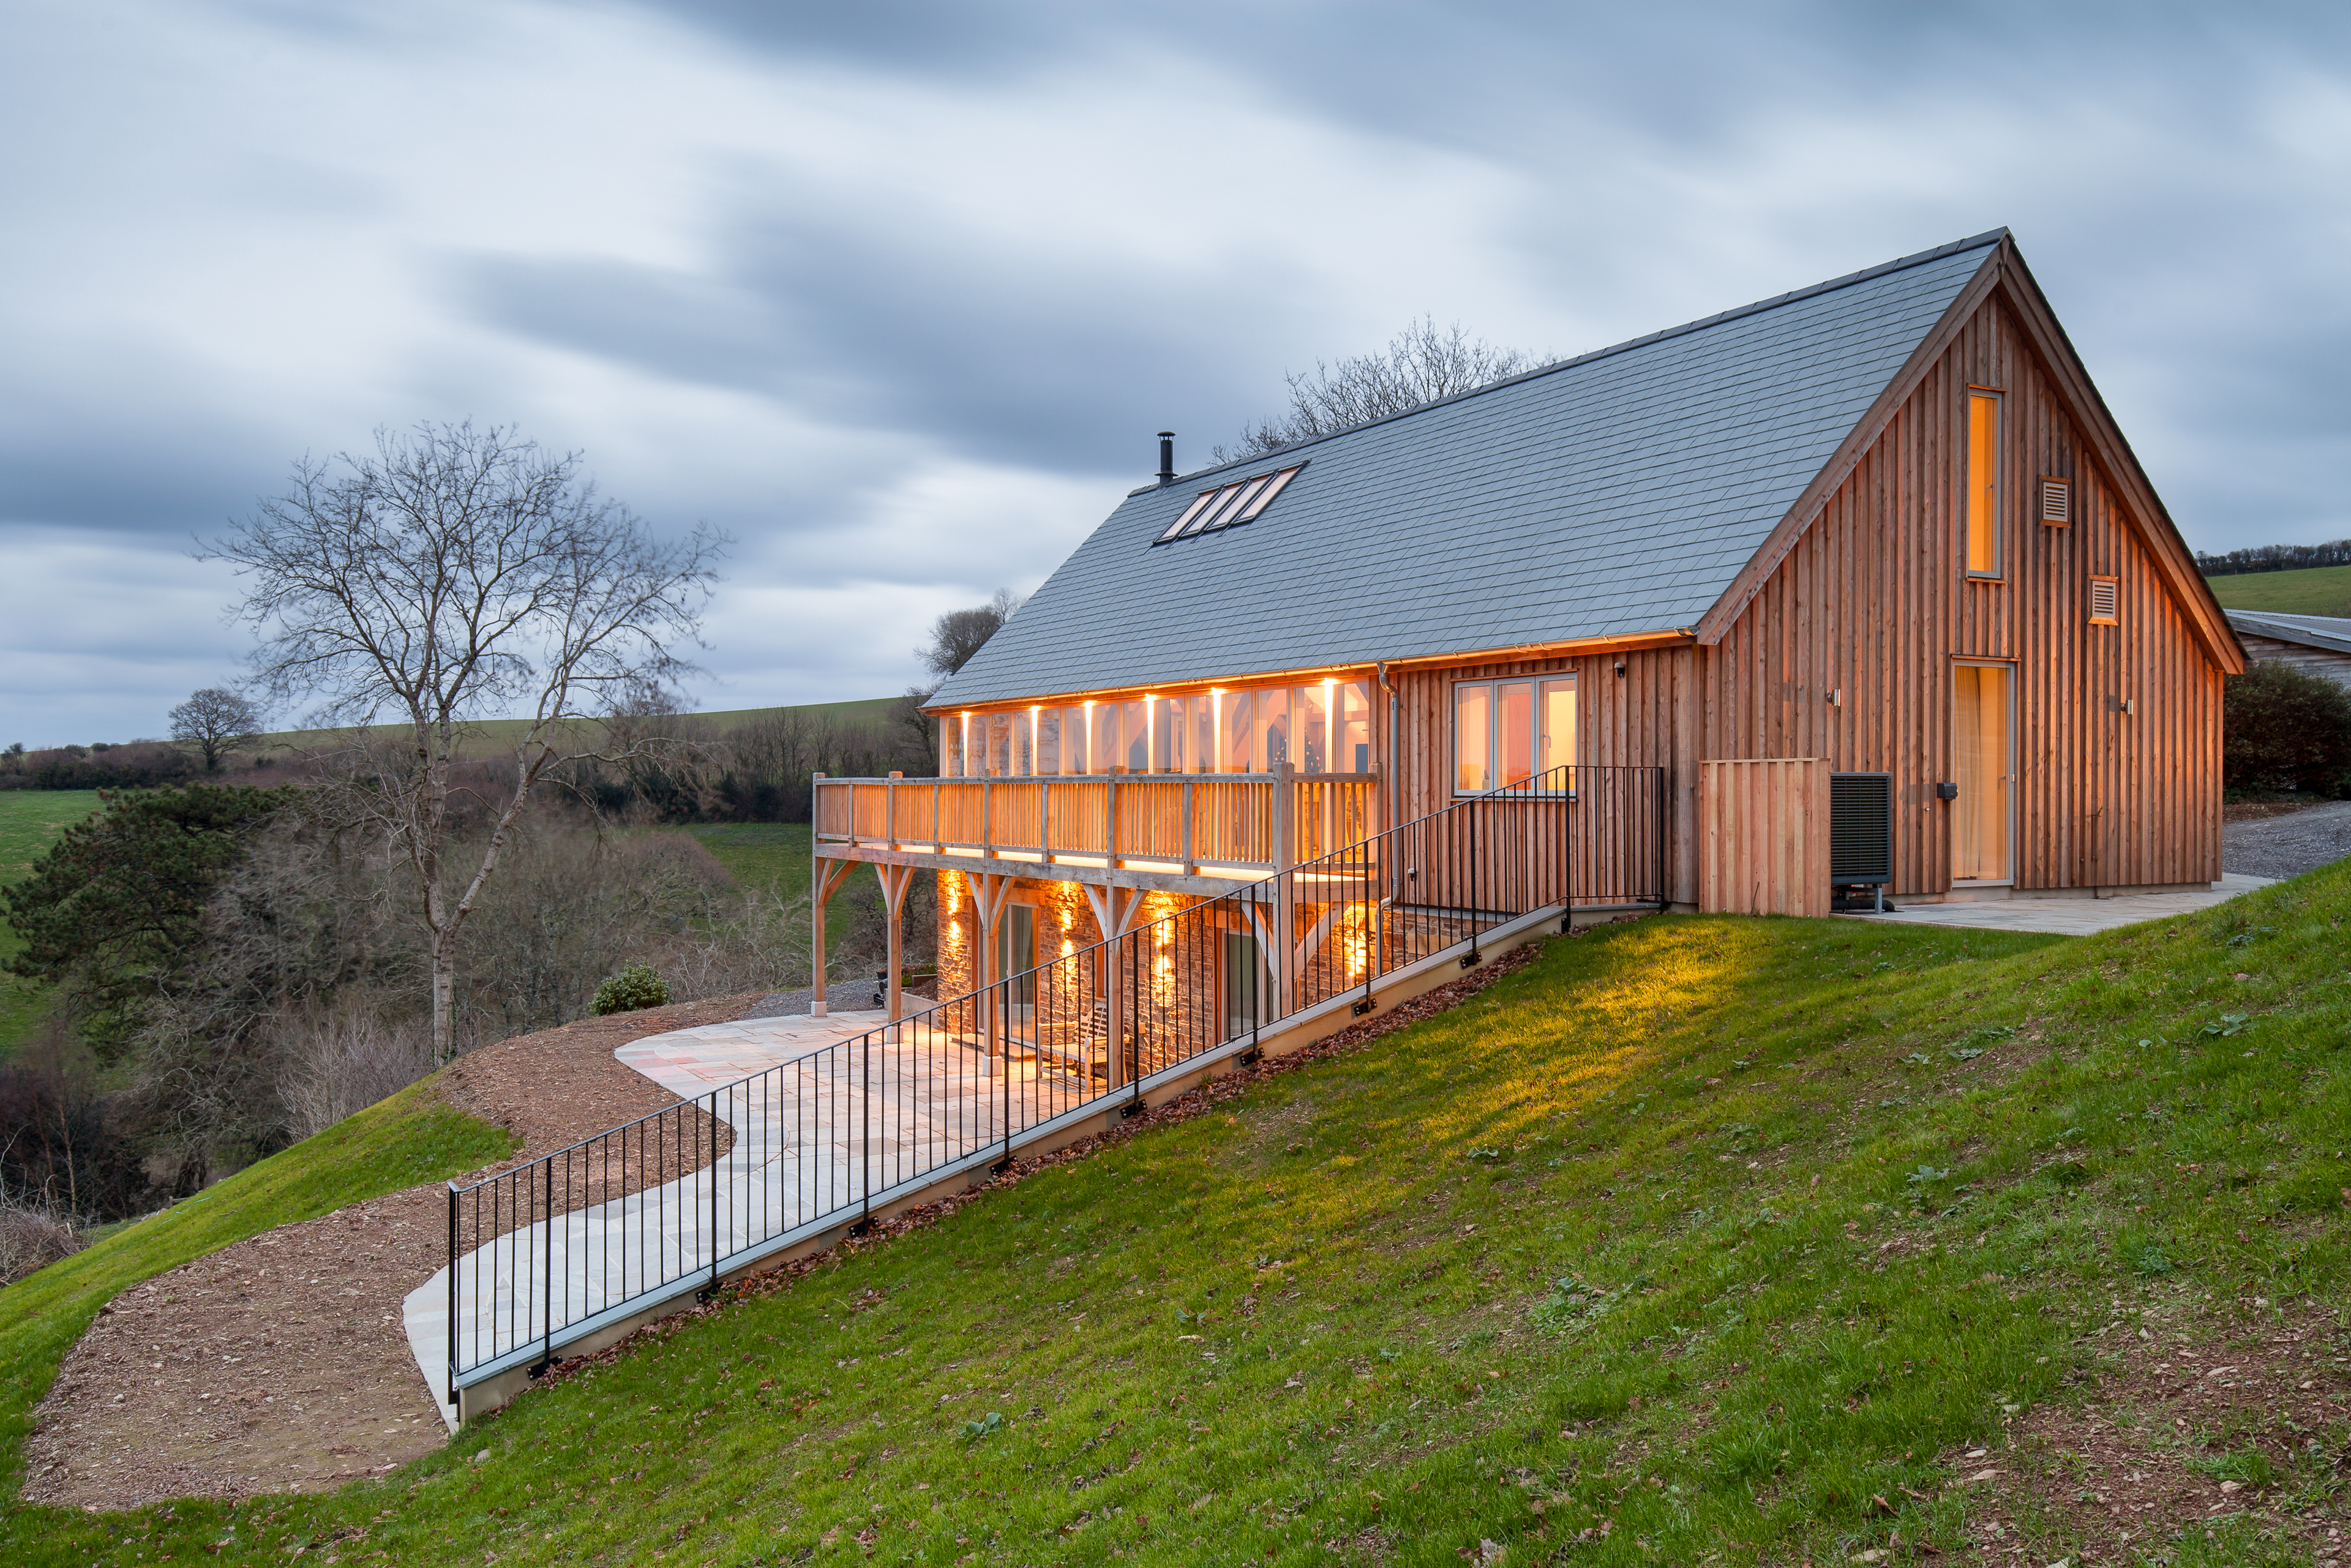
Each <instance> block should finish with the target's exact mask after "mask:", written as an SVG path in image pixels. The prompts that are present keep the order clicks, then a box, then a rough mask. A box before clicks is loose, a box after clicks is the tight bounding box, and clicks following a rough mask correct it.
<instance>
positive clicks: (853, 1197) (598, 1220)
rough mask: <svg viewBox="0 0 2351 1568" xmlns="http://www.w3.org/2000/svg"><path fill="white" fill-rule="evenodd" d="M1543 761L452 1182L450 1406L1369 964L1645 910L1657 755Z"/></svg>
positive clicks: (1399, 964)
mask: <svg viewBox="0 0 2351 1568" xmlns="http://www.w3.org/2000/svg"><path fill="white" fill-rule="evenodd" d="M1215 777H1222V778H1227V779H1229V778H1232V777H1234V776H1233V775H1219V776H1215ZM1544 778H1545V779H1551V780H1552V781H1553V783H1554V784H1555V786H1556V787H1555V788H1545V789H1526V788H1520V789H1498V790H1493V791H1489V792H1488V793H1485V794H1482V795H1477V796H1471V797H1467V798H1464V799H1460V800H1455V801H1453V802H1451V803H1449V804H1448V805H1447V806H1445V807H1443V808H1441V809H1440V810H1437V811H1434V812H1431V813H1429V814H1428V815H1427V816H1425V817H1422V818H1419V819H1417V820H1416V821H1411V822H1407V823H1404V824H1400V825H1399V826H1396V827H1393V828H1388V829H1385V830H1383V831H1379V832H1377V833H1374V834H1372V835H1370V836H1369V837H1367V838H1364V839H1362V840H1360V841H1356V842H1354V843H1353V844H1350V845H1348V846H1346V847H1345V848H1343V849H1340V850H1336V851H1333V852H1331V853H1328V854H1324V855H1321V856H1318V857H1316V858H1314V859H1312V860H1310V861H1307V862H1302V863H1301V864H1298V865H1295V866H1290V867H1288V868H1285V869H1283V870H1281V871H1279V872H1277V873H1274V874H1273V875H1271V876H1268V877H1265V878H1262V879H1260V880H1258V881H1255V882H1252V883H1248V884H1247V885H1245V886H1243V887H1240V888H1238V889H1236V890H1235V891H1233V892H1230V893H1228V894H1223V895H1221V896H1218V897H1216V898H1210V899H1204V900H1201V901H1200V902H1198V903H1196V904H1189V905H1187V906H1186V907H1185V908H1183V909H1179V910H1176V911H1175V912H1174V913H1172V914H1169V915H1164V916H1161V917H1160V918H1158V919H1156V920H1153V921H1150V922H1147V923H1145V924H1143V925H1138V926H1137V927H1135V928H1134V929H1133V930H1130V931H1128V932H1126V933H1124V934H1123V935H1121V936H1116V937H1113V938H1109V939H1107V940H1104V941H1101V942H1097V943H1094V944H1092V945H1091V946H1087V947H1084V948H1082V949H1079V950H1076V951H1073V952H1071V953H1070V954H1067V955H1064V956H1060V957H1057V958H1055V959H1053V960H1051V961H1050V962H1049V963H1046V964H1041V965H1039V966H1036V967H1033V968H1029V969H1026V970H1023V971H1022V972H1020V973H1019V974H1016V975H1011V976H1008V977H1003V978H1000V979H997V980H994V981H992V982H991V983H990V984H988V985H987V986H985V987H980V988H975V989H973V990H971V991H967V992H966V993H964V994H963V995H960V996H957V997H955V998H950V999H948V1000H946V1001H942V1002H937V1003H935V1004H933V1005H932V1006H930V1007H928V1008H926V1009H923V1010H922V1011H920V1012H918V1013H915V1014H914V1015H913V1016H912V1017H909V1018H907V1019H903V1020H901V1021H900V1022H898V1023H895V1024H886V1025H883V1026H880V1027H878V1028H875V1029H872V1030H867V1031H866V1032H865V1033H863V1034H862V1035H859V1036H856V1037H854V1038H852V1039H850V1040H839V1041H834V1042H832V1043H831V1044H828V1045H823V1046H819V1047H816V1048H814V1049H812V1050H811V1051H808V1052H805V1053H803V1054H802V1055H800V1056H799V1057H796V1058H794V1059H792V1060H791V1061H785V1062H781V1063H778V1065H776V1066H774V1067H771V1068H768V1069H767V1070H765V1071H761V1072H758V1073H753V1074H750V1075H749V1076H747V1077H746V1078H743V1079H741V1080H738V1081H737V1082H734V1083H730V1084H726V1085H722V1086H720V1087H718V1088H716V1089H713V1090H710V1091H708V1092H705V1093H704V1094H701V1095H697V1096H695V1098H694V1099H692V1100H684V1101H680V1102H679V1103H676V1104H674V1105H670V1106H667V1107H664V1109H662V1110H660V1111H655V1112H652V1113H647V1114H646V1115H643V1116H640V1117H636V1118H634V1119H632V1120H631V1121H628V1122H624V1123H622V1124H620V1125H618V1126H616V1127H612V1128H610V1129H608V1130H606V1131H604V1132H602V1133H599V1134H594V1135H593V1136H591V1137H588V1138H582V1139H580V1140H578V1141H577V1142H574V1143H571V1144H568V1145H564V1146H563V1147H562V1148H560V1149H557V1150H553V1151H551V1152H549V1154H546V1155H540V1156H539V1157H538V1158H537V1159H536V1160H533V1161H531V1162H528V1164H526V1165H524V1166H517V1167H516V1168H515V1169H513V1170H510V1171H506V1172H501V1173H499V1174H498V1175H496V1176H489V1177H486V1178H485V1179H483V1180H481V1181H478V1182H474V1183H470V1184H467V1185H465V1186H460V1185H458V1184H457V1183H455V1182H452V1183H450V1184H448V1202H449V1263H450V1267H449V1283H448V1304H449V1330H448V1342H449V1343H448V1374H449V1376H448V1396H449V1398H450V1399H451V1400H452V1401H454V1400H455V1397H456V1391H457V1388H458V1386H459V1385H460V1384H461V1382H465V1381H478V1380H479V1378H481V1377H483V1376H486V1375H491V1374H492V1373H495V1372H496V1371H499V1370H502V1369H504V1368H505V1367H507V1366H512V1365H521V1364H530V1363H533V1362H538V1363H544V1361H545V1360H547V1359H548V1358H549V1357H551V1356H552V1355H553V1354H554V1353H555V1350H556V1347H557V1345H558V1343H559V1338H558V1336H559V1334H560V1335H561V1336H562V1337H563V1339H564V1340H566V1341H568V1340H569V1339H570V1338H572V1337H575V1336H576V1335H578V1334H580V1333H590V1332H592V1331H593V1330H594V1329H595V1328H596V1327H598V1326H600V1325H601V1324H603V1323H606V1322H613V1321H616V1320H617V1318H618V1317H622V1316H625V1315H627V1314H628V1313H629V1312H633V1311H636V1310H640V1309H641V1307H642V1306H643V1304H644V1303H646V1302H648V1301H652V1300H653V1299H655V1298H659V1297H662V1296H664V1295H665V1294H669V1293H674V1292H675V1291H678V1290H681V1289H689V1288H695V1281H701V1284H700V1286H699V1288H702V1289H705V1290H706V1289H710V1288H715V1286H716V1283H717V1282H718V1281H719V1280H720V1279H721V1278H722V1277H723V1275H724V1273H725V1271H726V1269H727V1268H728V1267H729V1266H736V1267H739V1266H742V1264H744V1263H745V1262H747V1261H749V1260H755V1259H756V1258H758V1257H759V1256H761V1255H763V1254H764V1253H766V1252H768V1251H771V1250H774V1249H776V1248H778V1247H781V1246H785V1245H789V1244H790V1243H791V1242H792V1241H793V1240H794V1239H799V1238H805V1237H809V1236H812V1235H817V1234H820V1233H822V1232H823V1231H824V1230H825V1229H827V1228H831V1227H833V1226H837V1225H840V1224H841V1223H844V1222H848V1221H850V1220H852V1219H856V1218H861V1217H870V1216H871V1214H872V1209H873V1206H874V1204H875V1202H876V1201H877V1199H879V1200H882V1201H889V1200H891V1199H892V1198H893V1197H895V1196H898V1195H902V1194H906V1193H911V1192H913V1191H915V1190H918V1189H919V1188H921V1187H922V1186H926V1185H928V1184H929V1183H931V1182H934V1181H936V1180H938V1179H941V1178H942V1177H943V1176H945V1175H946V1174H947V1173H950V1172H952V1171H953V1170H955V1169H956V1168H957V1167H958V1166H973V1165H974V1164H975V1163H977V1164H986V1163H988V1162H989V1161H990V1160H1008V1159H1010V1157H1011V1156H1012V1154H1013V1152H1014V1149H1015V1148H1016V1146H1017V1145H1019V1142H1020V1141H1021V1140H1022V1139H1023V1138H1024V1137H1026V1136H1028V1135H1029V1134H1033V1133H1035V1132H1036V1131H1037V1130H1038V1129H1039V1128H1040V1127H1044V1126H1046V1125H1047V1124H1053V1123H1060V1122H1063V1121H1064V1120H1065V1119H1067V1118H1071V1117H1072V1116H1075V1115H1078V1114H1080V1113H1096V1112H1099V1111H1101V1110H1102V1109H1105V1108H1108V1107H1111V1106H1113V1105H1116V1104H1118V1103H1120V1102H1121V1101H1123V1102H1124V1103H1125V1105H1126V1106H1127V1107H1131V1108H1132V1109H1135V1110H1139V1109H1141V1107H1142V1104H1143V1096H1144V1090H1145V1088H1146V1086H1147V1085H1148V1084H1150V1083H1152V1082H1156V1081H1159V1080H1161V1079H1162V1078H1163V1076H1164V1075H1167V1074H1171V1073H1173V1072H1175V1071H1176V1070H1179V1069H1183V1068H1186V1067H1190V1066H1194V1065H1196V1064H1197V1063H1199V1062H1201V1061H1204V1060H1205V1059H1207V1058H1210V1057H1213V1056H1216V1055H1218V1054H1229V1053H1233V1052H1246V1051H1254V1050H1255V1049H1256V1047H1257V1045H1258V1042H1259V1039H1260V1038H1261V1037H1262V1035H1263V1034H1264V1032H1265V1031H1266V1030H1269V1029H1271V1028H1273V1027H1275V1026H1278V1025H1279V1024H1280V1023H1281V1022H1283V1021H1284V1020H1285V1019H1291V1018H1295V1017H1297V1016H1298V1015H1300V1014H1301V1013H1304V1012H1307V1011H1309V1010H1311V1009H1317V1008H1322V1007H1324V1006H1327V1005H1335V1004H1336V1003H1338V1002H1339V1001H1341V1000H1343V998H1346V997H1347V996H1348V995H1349V994H1350V993H1352V992H1353V991H1356V990H1358V989H1360V990H1361V992H1362V996H1361V998H1358V999H1357V1000H1356V1001H1355V1002H1354V1004H1353V1006H1354V1008H1355V1009H1356V1010H1357V1011H1358V1012H1361V1011H1367V1010H1369V1008H1370V1005H1371V1002H1372V998H1373V991H1374V985H1375V984H1376V982H1377V981H1378V980H1379V979H1380V978H1381V977H1384V976H1390V975H1394V974H1395V973H1397V972H1398V971H1399V970H1402V969H1405V968H1409V967H1413V966H1416V965H1420V964H1424V963H1426V962H1428V961H1430V960H1432V959H1435V958H1437V957H1439V956H1442V955H1444V954H1446V953H1448V952H1450V951H1451V950H1452V949H1454V948H1457V947H1458V948H1466V949H1467V952H1466V955H1465V956H1464V957H1463V960H1462V961H1463V963H1464V965H1465V966H1467V965H1470V964H1474V963H1476V962H1478V961H1479V956H1480V955H1479V947H1478V943H1479V937H1480V936H1483V935H1484V934H1485V933H1487V932H1489V931H1491V930H1493V929H1495V928H1496V927H1497V926H1499V925H1505V924H1509V923H1510V922H1512V921H1517V920H1522V919H1524V918H1526V917H1527V916H1529V915H1535V914H1538V913H1540V912H1542V911H1546V910H1550V909H1554V908H1555V909H1558V910H1560V911H1561V912H1562V921H1563V923H1564V921H1566V920H1571V919H1572V918H1573V913H1574V912H1575V911H1576V910H1578V909H1588V908H1592V907H1601V908H1620V909H1621V908H1663V907H1665V906H1666V904H1667V891H1666V885H1665V854H1664V842H1665V812H1666V807H1667V791H1666V779H1665V771H1664V769H1662V768H1573V769H1558V770H1555V773H1554V774H1547V775H1545V776H1544ZM1236 958H1238V964H1237V963H1236V961H1235V960H1236ZM983 1089H984V1090H985V1092H980V1091H982V1090H983ZM852 1097H853V1101H854V1103H852ZM877 1111H879V1112H880V1113H881V1114H880V1116H879V1117H878V1120H880V1121H881V1122H882V1123H883V1128H882V1131H881V1135H880V1138H879V1141H877V1133H876V1128H875V1122H876V1120H877V1115H876V1113H877ZM722 1145H724V1151H723V1153H722ZM632 1151H633V1153H632ZM704 1186H706V1188H707V1191H706V1192H705V1191H703V1190H702V1188H703V1187H704ZM673 1211H676V1212H675V1213H674V1212H673ZM688 1216H691V1218H690V1219H689V1218H687V1217H688ZM559 1248H560V1249H562V1251H563V1252H564V1257H563V1260H562V1263H561V1268H560V1274H561V1289H560V1290H559V1289H558V1272H559V1270H558V1264H557V1260H556V1252H557V1250H558V1249H559ZM469 1286H470V1290H469V1289H468V1287H469ZM469 1303H470V1307H469Z"/></svg>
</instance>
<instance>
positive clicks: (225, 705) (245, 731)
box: [172, 686, 261, 773]
mask: <svg viewBox="0 0 2351 1568" xmlns="http://www.w3.org/2000/svg"><path fill="white" fill-rule="evenodd" d="M260 738H261V712H260V710H259V709H258V708H256V707H255V706H253V705H252V704H251V703H250V702H247V701H246V699H245V698H244V697H242V696H239V695H237V694H236V693H235V692H233V691H230V690H229V689H228V688H227V687H226V686H206V687H204V689H203V690H202V691H199V692H197V693H196V694H195V695H193V696H191V697H189V698H188V700H187V701H186V702H183V703H182V704H181V705H180V706H178V707H175V708H173V709H172V739H173V740H176V741H179V742H181V743H182V744H183V745H189V746H193V747H195V748H196V750H197V751H198V752H199V753H200V754H202V756H203V757H204V771H205V772H207V773H212V772H216V771H217V770H218V769H219V768H220V760H221V758H222V756H223V755H224V754H225V753H226V752H228V751H229V750H231V749H233V748H234V747H239V746H251V745H252V744H253V743H254V742H255V741H256V740H258V739H260Z"/></svg>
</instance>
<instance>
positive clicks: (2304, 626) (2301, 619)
mask: <svg viewBox="0 0 2351 1568" xmlns="http://www.w3.org/2000/svg"><path fill="white" fill-rule="evenodd" d="M2228 615H2229V624H2230V625H2231V626H2233V627H2235V628H2236V629H2237V630H2238V631H2240V632H2244V633H2245V634H2247V635H2248V636H2252V637H2272V638H2275V639H2276V640H2277V641H2278V642H2281V643H2302V644H2303V645H2304V647H2310V648H2330V649H2333V650H2334V651H2335V652H2336V653H2351V621H2346V620H2344V619H2343V618H2342V617H2340V616H2335V615H2281V614H2277V613H2274V612H2271V611H2267V610H2231V611H2230V612H2228ZM994 640H995V639H993V638H990V639H989V641H990V642H993V641H994Z"/></svg>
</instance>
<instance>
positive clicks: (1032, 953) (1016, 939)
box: [996, 904, 1037, 1029]
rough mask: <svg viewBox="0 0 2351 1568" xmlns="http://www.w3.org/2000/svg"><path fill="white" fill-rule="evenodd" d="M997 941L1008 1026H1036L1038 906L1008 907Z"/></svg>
mask: <svg viewBox="0 0 2351 1568" xmlns="http://www.w3.org/2000/svg"><path fill="white" fill-rule="evenodd" d="M996 940H997V953H996V962H997V970H996V975H997V978H998V979H1000V980H1002V981H1004V982H1005V985H1004V987H1003V995H1004V1005H1005V1022H1007V1023H1008V1024H1010V1025H1012V1026H1013V1027H1014V1028H1016V1029H1018V1028H1023V1027H1027V1026H1030V1025H1033V1024H1035V1023H1036V1021H1037V977H1036V975H1035V973H1034V971H1035V969H1036V967H1037V906H1036V905H1035V904H1008V905H1006V906H1005V910H1004V920H1003V923H1002V924H1001V925H998V926H997V928H996Z"/></svg>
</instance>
